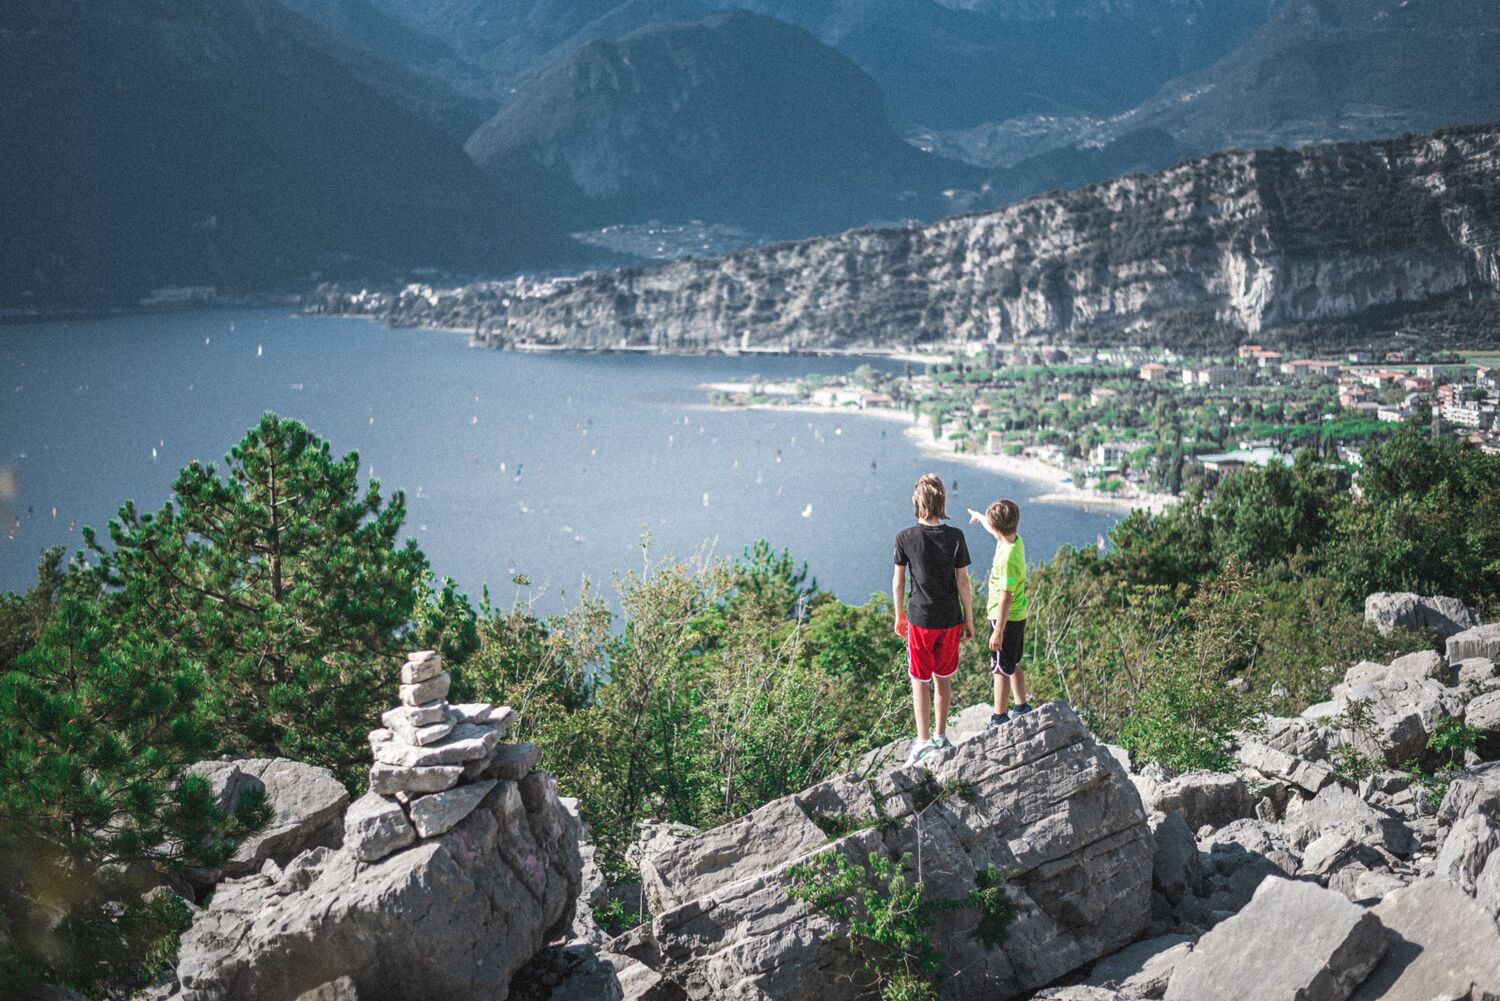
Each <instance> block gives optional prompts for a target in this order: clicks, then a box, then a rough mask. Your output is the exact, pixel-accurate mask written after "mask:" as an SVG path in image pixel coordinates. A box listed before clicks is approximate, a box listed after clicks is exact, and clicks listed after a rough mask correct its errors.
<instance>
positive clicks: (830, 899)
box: [788, 849, 1017, 1001]
mask: <svg viewBox="0 0 1500 1001" xmlns="http://www.w3.org/2000/svg"><path fill="white" fill-rule="evenodd" d="M911 866H912V857H911V855H910V854H904V855H902V856H901V857H900V858H899V859H892V858H890V857H889V856H888V855H885V854H883V853H881V852H871V853H870V854H869V856H868V861H867V862H866V863H865V864H863V865H856V864H855V863H854V862H852V861H850V859H849V858H848V857H847V856H846V855H844V854H843V853H842V852H840V851H838V850H837V849H834V850H831V851H828V852H825V853H823V854H821V855H818V856H816V857H815V858H814V859H813V860H812V861H811V862H808V863H806V864H802V865H795V866H792V867H791V868H790V869H789V870H788V875H789V876H790V878H791V881H792V886H791V889H790V890H789V893H790V895H791V897H792V899H793V900H799V901H804V902H806V903H809V904H811V905H812V906H813V907H816V908H817V909H818V910H820V911H823V912H824V913H825V914H827V915H828V916H829V917H831V918H833V919H834V920H835V921H836V922H838V924H839V926H840V930H839V931H838V932H837V933H835V934H834V935H833V936H830V941H834V940H842V941H843V942H844V944H845V945H846V946H847V948H848V950H849V952H850V954H851V955H853V956H854V957H855V959H856V960H857V961H858V962H859V963H860V965H861V967H862V968H863V969H864V970H865V971H866V972H867V973H868V974H870V977H871V982H870V983H869V984H868V985H865V988H866V989H870V990H874V991H878V992H879V994H880V997H881V999H882V1001H916V999H921V1001H931V999H935V998H936V997H937V991H936V989H935V987H934V983H935V982H936V981H937V980H938V979H939V977H940V976H941V974H942V972H943V971H942V956H941V954H940V953H939V952H938V949H937V947H936V946H935V945H934V944H933V941H932V923H933V921H934V920H935V919H936V918H937V916H938V915H940V914H944V913H948V912H951V911H958V910H974V911H977V912H978V914H977V918H976V925H975V931H974V934H975V937H976V938H977V939H978V940H979V941H981V942H983V943H984V944H985V945H986V946H988V947H990V948H994V947H997V946H999V945H1001V944H1002V943H1003V942H1004V941H1005V937H1006V934H1007V933H1008V931H1009V928H1010V924H1011V922H1012V921H1013V920H1014V919H1015V916H1016V913H1017V911H1016V907H1015V904H1014V903H1012V902H1011V899H1010V897H1009V896H1007V895H1006V893H1005V881H1004V878H1003V876H1002V874H1001V872H1000V870H999V869H998V868H997V867H996V866H994V865H990V866H988V867H986V868H985V869H984V870H981V871H980V872H979V873H977V874H976V877H975V887H974V889H973V890H972V891H970V892H969V894H968V895H966V896H964V897H962V898H959V899H956V900H933V899H930V898H928V897H927V893H926V885H925V884H924V883H922V882H921V881H920V880H919V881H915V882H913V881H912V880H911V879H910V878H909V877H908V876H907V870H908V869H909V868H911Z"/></svg>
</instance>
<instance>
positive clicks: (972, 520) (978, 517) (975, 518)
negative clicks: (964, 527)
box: [964, 507, 984, 525]
mask: <svg viewBox="0 0 1500 1001" xmlns="http://www.w3.org/2000/svg"><path fill="white" fill-rule="evenodd" d="M964 510H966V511H968V512H969V524H971V525H977V524H979V523H980V522H981V521H983V520H984V515H982V514H980V513H979V512H978V511H976V510H974V509H973V508H971V507H970V508H965V509H964Z"/></svg>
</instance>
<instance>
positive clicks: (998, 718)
mask: <svg viewBox="0 0 1500 1001" xmlns="http://www.w3.org/2000/svg"><path fill="white" fill-rule="evenodd" d="M1009 722H1010V713H1009V712H1003V713H990V721H989V722H988V723H986V724H985V725H984V728H985V729H986V730H993V729H995V727H997V726H1003V725H1004V724H1006V723H1009Z"/></svg>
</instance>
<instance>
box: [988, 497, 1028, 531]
mask: <svg viewBox="0 0 1500 1001" xmlns="http://www.w3.org/2000/svg"><path fill="white" fill-rule="evenodd" d="M984 516H985V517H986V518H988V519H989V521H990V526H991V527H992V528H994V530H995V531H997V532H999V533H1000V534H1001V535H1009V534H1011V533H1012V532H1014V531H1015V530H1016V529H1017V528H1020V527H1021V505H1019V504H1017V503H1016V502H1015V501H1013V500H997V501H995V503H993V504H991V505H990V506H989V507H988V508H987V509H986V510H985V512H984Z"/></svg>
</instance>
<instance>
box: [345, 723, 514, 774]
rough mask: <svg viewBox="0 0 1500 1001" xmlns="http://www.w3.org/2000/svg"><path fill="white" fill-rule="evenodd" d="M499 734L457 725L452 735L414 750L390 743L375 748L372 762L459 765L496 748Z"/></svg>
mask: <svg viewBox="0 0 1500 1001" xmlns="http://www.w3.org/2000/svg"><path fill="white" fill-rule="evenodd" d="M499 740H500V737H499V734H498V733H497V732H496V731H495V730H493V729H491V728H489V727H485V726H482V725H477V724H473V723H460V724H458V725H457V726H455V727H454V728H453V732H452V733H450V734H449V735H448V736H447V737H444V738H443V739H442V740H440V741H438V742H437V743H436V744H429V745H428V746H426V747H413V746H412V745H410V744H405V743H402V742H400V741H396V740H392V741H388V742H386V743H383V744H376V745H374V748H373V750H374V752H375V761H376V762H377V763H378V764H382V765H400V766H402V767H407V768H411V767H420V766H428V765H459V764H463V763H464V762H465V761H473V760H474V759H475V758H482V757H484V756H485V755H487V754H489V753H490V752H491V751H492V750H494V749H495V745H496V744H497V743H499Z"/></svg>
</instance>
